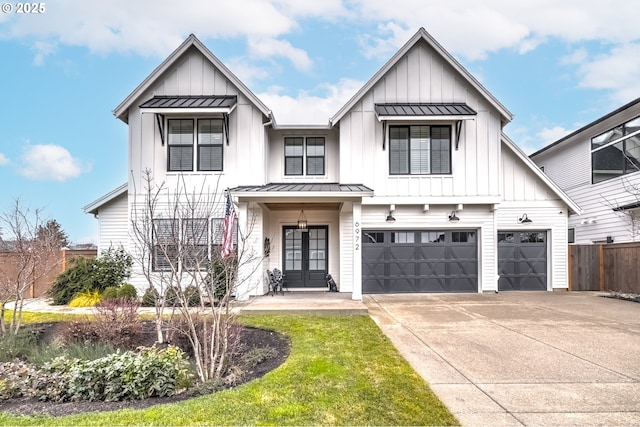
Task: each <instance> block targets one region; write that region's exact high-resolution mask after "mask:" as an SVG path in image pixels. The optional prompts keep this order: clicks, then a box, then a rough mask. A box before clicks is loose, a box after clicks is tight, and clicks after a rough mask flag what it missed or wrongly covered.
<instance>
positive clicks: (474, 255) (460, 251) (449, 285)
mask: <svg viewBox="0 0 640 427" xmlns="http://www.w3.org/2000/svg"><path fill="white" fill-rule="evenodd" d="M362 236H363V239H362V241H363V247H362V292H364V293H370V294H377V293H396V292H477V291H478V243H477V231H476V230H444V231H425V230H407V231H376V230H365V231H363V233H362Z"/></svg>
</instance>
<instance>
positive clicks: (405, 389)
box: [0, 315, 458, 425]
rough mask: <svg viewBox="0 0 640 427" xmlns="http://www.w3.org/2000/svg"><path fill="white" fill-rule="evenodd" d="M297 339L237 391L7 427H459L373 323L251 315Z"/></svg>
mask: <svg viewBox="0 0 640 427" xmlns="http://www.w3.org/2000/svg"><path fill="white" fill-rule="evenodd" d="M241 321H242V323H244V324H247V325H251V326H256V327H261V328H267V329H273V330H276V331H279V332H282V333H284V334H286V335H287V336H289V337H290V339H291V342H292V349H291V355H290V356H289V358H288V359H287V360H286V361H285V363H284V364H283V365H282V366H280V367H279V368H277V369H276V370H274V371H272V372H270V373H268V374H267V375H266V376H264V377H263V378H261V379H258V380H256V381H253V382H251V383H248V384H245V385H243V386H241V387H238V388H236V389H233V390H227V391H223V392H220V393H216V394H213V395H210V396H205V397H199V398H195V399H191V400H187V401H183V402H180V403H175V404H167V405H158V406H155V407H151V408H148V409H144V410H121V411H115V412H102V413H94V414H82V415H74V416H68V417H61V418H53V417H17V416H12V415H7V414H4V413H0V423H1V424H3V425H457V424H458V422H457V420H456V419H455V417H454V416H453V415H452V414H451V413H450V412H449V411H448V410H447V408H446V407H445V406H444V405H443V404H442V403H441V402H440V401H439V400H438V399H437V398H436V396H435V395H434V394H433V393H432V392H431V390H430V389H429V387H428V386H427V384H426V383H425V382H424V381H423V380H422V379H421V378H420V377H419V376H418V375H417V374H416V373H415V371H413V369H412V368H411V367H410V366H409V364H408V363H407V362H406V361H405V360H404V359H403V358H402V356H400V354H399V353H398V352H397V350H396V349H395V348H394V347H393V345H392V344H391V343H390V341H389V340H388V339H387V338H386V337H385V336H384V335H383V334H382V332H381V331H380V329H379V328H378V327H377V326H376V325H375V323H374V322H373V321H372V320H371V319H370V318H369V317H368V316H293V315H280V316H243V317H241Z"/></svg>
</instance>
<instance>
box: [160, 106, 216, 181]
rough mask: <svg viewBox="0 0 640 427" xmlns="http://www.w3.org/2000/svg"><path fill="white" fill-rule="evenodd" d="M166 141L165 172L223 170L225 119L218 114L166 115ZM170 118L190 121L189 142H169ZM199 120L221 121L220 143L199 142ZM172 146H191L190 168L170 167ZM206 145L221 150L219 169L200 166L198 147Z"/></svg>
mask: <svg viewBox="0 0 640 427" xmlns="http://www.w3.org/2000/svg"><path fill="white" fill-rule="evenodd" d="M165 120H166V126H165V128H166V141H167V151H166V155H167V172H169V173H184V172H224V145H225V144H224V142H225V138H226V135H225V130H224V129H225V126H226V125H225V121H224V118H223V117H218V116H203V117H197V116H195V117H194V116H189V117H180V116H173V117H167V118H166V119H165ZM172 120H180V121H183V120H184V121H191V123H192V133H191V144H171V143H170V140H171V138H170V135H171V132H170V126H169V123H170V122H171V121H172ZM201 120H220V121H222V132H221V133H220V134H221V142H220V144H201V143H200V132H199V122H200V121H201ZM172 147H190V148H191V168H190V169H172V168H171V148H172ZM206 147H220V150H221V154H220V156H221V164H220V169H202V168H201V167H200V149H201V148H206Z"/></svg>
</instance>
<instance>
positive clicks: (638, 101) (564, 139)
mask: <svg viewBox="0 0 640 427" xmlns="http://www.w3.org/2000/svg"><path fill="white" fill-rule="evenodd" d="M638 103H640V98H636V99H634V100H633V101H631V102H629V103H627V104H625V105H623V106H622V107H620V108H618V109H616V110H614V111H612V112H610V113H609V114H606V115H604V116H602V117H600V118H599V119H596V120H594V121H592V122H591V123H589V124H588V125H586V126H582V127H581V128H580V129H578V130H576V131H573V132H571V133H570V134H569V135H566V136H563V137H562V138H560V139H559V140H557V141H555V142H552V143H551V144H549V145H547V146H546V147H542V148H541V149H539V150H538V151H536V152H535V153H533V154H532V155H531V156H529V157H535V156H537V155H538V154H542V153H544V152H545V151H547V150H549V149H551V148H553V147H556V146H558V145H560V144H562V143H563V142H565V141H567V140H569V139H571V138H573V137H574V136H576V135H578V134H580V133H582V132H584V131H585V130H587V129H589V128H590V127H593V126H595V125H597V124H598V123H600V122H603V121H605V120H607V119H609V118H611V117H613V116H615V115H616V114H619V113H621V112H623V111H624V110H626V109H628V108H631V107H633V106H634V105H636V104H638Z"/></svg>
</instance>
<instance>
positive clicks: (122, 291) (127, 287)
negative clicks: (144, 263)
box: [118, 283, 138, 299]
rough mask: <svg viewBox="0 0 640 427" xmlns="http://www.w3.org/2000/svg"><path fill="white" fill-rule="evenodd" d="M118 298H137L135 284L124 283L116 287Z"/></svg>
mask: <svg viewBox="0 0 640 427" xmlns="http://www.w3.org/2000/svg"><path fill="white" fill-rule="evenodd" d="M118 298H128V299H135V298H138V291H137V290H136V288H135V286H133V285H132V284H130V283H125V284H124V285H122V286H120V288H119V289H118Z"/></svg>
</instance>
